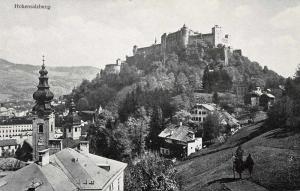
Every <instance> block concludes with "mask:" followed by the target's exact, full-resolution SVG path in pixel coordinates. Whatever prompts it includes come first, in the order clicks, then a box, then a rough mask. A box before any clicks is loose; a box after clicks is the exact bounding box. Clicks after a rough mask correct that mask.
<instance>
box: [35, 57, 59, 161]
mask: <svg viewBox="0 0 300 191" xmlns="http://www.w3.org/2000/svg"><path fill="white" fill-rule="evenodd" d="M44 62H45V60H44V56H43V65H42V69H41V70H40V71H39V73H40V77H39V85H38V86H37V88H38V89H37V91H36V92H34V94H33V99H35V101H36V102H35V106H34V107H33V109H32V112H33V114H34V117H33V122H32V123H33V124H32V131H33V132H32V145H33V158H34V160H39V154H40V153H42V154H45V152H47V151H48V149H49V139H53V138H54V133H55V116H54V113H53V109H52V106H51V101H52V99H53V97H54V94H53V93H52V92H51V91H50V90H49V85H48V76H47V74H48V71H47V70H46V68H45V64H44Z"/></svg>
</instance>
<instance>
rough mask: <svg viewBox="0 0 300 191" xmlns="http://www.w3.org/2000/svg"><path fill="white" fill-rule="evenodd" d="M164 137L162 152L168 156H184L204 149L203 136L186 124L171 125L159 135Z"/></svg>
mask: <svg viewBox="0 0 300 191" xmlns="http://www.w3.org/2000/svg"><path fill="white" fill-rule="evenodd" d="M158 137H160V138H161V139H162V145H161V147H160V153H161V154H162V155H164V156H168V157H176V158H182V157H186V156H189V155H190V154H192V153H194V152H196V151H197V150H200V149H202V138H201V137H195V133H194V132H193V131H192V130H191V129H190V128H189V127H188V126H185V125H182V123H180V124H179V125H174V124H172V125H170V126H169V127H167V128H165V129H164V130H163V131H162V132H161V133H160V134H159V135H158Z"/></svg>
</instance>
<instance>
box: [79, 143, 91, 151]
mask: <svg viewBox="0 0 300 191" xmlns="http://www.w3.org/2000/svg"><path fill="white" fill-rule="evenodd" d="M79 150H80V151H81V152H82V153H84V154H89V142H88V141H80V143H79Z"/></svg>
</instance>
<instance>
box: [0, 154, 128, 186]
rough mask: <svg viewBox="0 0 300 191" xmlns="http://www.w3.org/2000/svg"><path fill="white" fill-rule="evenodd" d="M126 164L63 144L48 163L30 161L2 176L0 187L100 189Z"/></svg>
mask: <svg viewBox="0 0 300 191" xmlns="http://www.w3.org/2000/svg"><path fill="white" fill-rule="evenodd" d="M102 164H103V165H102ZM107 166H109V167H110V168H109V169H108V168H107ZM126 166H127V164H125V163H122V162H118V161H115V160H111V159H107V158H104V157H100V156H97V155H93V154H89V153H83V152H80V151H77V150H74V149H70V148H66V149H63V150H61V151H60V152H58V153H56V154H54V155H51V156H50V163H49V164H47V165H45V166H40V165H37V164H35V163H33V164H30V165H28V166H26V167H24V168H22V169H20V170H18V171H16V172H14V173H12V174H10V175H7V176H6V177H4V178H2V179H1V180H0V190H1V191H2V190H3V191H4V190H5V191H15V190H26V189H28V188H29V187H30V186H35V187H39V189H38V190H41V191H44V190H45V191H46V190H47V191H49V190H53V191H56V190H57V191H70V190H76V189H80V190H81V189H89V190H95V189H97V190H103V189H105V188H106V186H107V183H108V182H109V181H110V180H111V179H112V178H113V177H115V176H116V175H118V174H119V173H120V172H122V171H123V170H124V169H125V168H126Z"/></svg>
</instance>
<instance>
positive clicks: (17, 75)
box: [0, 59, 99, 102]
mask: <svg viewBox="0 0 300 191" xmlns="http://www.w3.org/2000/svg"><path fill="white" fill-rule="evenodd" d="M40 68H41V66H35V65H27V64H26V65H25V64H14V63H11V62H9V61H6V60H4V59H0V101H1V102H3V101H5V100H7V99H16V100H20V99H23V100H30V99H32V94H33V92H34V91H35V90H36V89H37V88H36V86H37V84H38V77H39V73H38V71H39V70H40ZM46 69H47V70H48V72H49V73H48V76H49V85H50V89H51V91H52V92H53V93H54V94H55V97H58V96H60V95H63V94H67V93H70V91H71V90H72V89H73V87H74V86H78V85H79V84H80V83H81V81H82V80H83V79H87V80H91V79H93V78H95V76H96V74H97V73H98V72H99V69H98V68H96V67H91V66H78V67H50V66H46Z"/></svg>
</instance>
